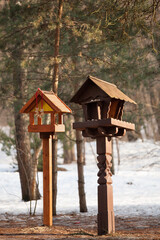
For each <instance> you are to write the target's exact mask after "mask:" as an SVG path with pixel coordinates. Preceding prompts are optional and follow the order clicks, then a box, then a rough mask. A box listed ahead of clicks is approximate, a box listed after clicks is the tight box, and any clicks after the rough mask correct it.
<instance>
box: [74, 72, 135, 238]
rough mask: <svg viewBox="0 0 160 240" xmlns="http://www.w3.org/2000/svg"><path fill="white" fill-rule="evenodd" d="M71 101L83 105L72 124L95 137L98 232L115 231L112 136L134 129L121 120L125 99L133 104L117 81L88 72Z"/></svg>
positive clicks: (83, 132)
mask: <svg viewBox="0 0 160 240" xmlns="http://www.w3.org/2000/svg"><path fill="white" fill-rule="evenodd" d="M71 102H74V103H78V104H80V105H82V108H83V115H84V121H83V122H75V123H74V124H73V128H74V129H76V130H79V131H82V134H83V136H84V137H91V138H95V139H96V142H97V154H98V157H97V160H98V168H99V172H98V177H99V179H98V184H99V186H98V234H99V235H102V234H106V233H114V232H115V218H114V211H113V190H112V179H111V176H112V173H111V171H110V169H111V166H112V164H111V160H112V146H111V138H112V137H118V136H123V135H124V134H125V133H126V130H128V131H133V130H135V125H134V124H133V123H128V122H125V121H122V115H123V107H124V103H125V102H130V103H134V104H136V103H135V102H134V101H133V100H132V99H130V98H129V97H128V96H126V95H125V94H124V93H123V92H121V91H120V90H119V89H118V88H117V86H116V85H114V84H111V83H108V82H105V81H102V80H100V79H98V78H95V77H92V76H88V78H87V80H86V81H85V82H84V83H83V85H82V86H81V87H80V89H79V90H78V91H77V93H76V94H75V95H74V96H73V97H72V99H71Z"/></svg>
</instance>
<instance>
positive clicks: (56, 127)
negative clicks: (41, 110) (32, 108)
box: [28, 124, 65, 132]
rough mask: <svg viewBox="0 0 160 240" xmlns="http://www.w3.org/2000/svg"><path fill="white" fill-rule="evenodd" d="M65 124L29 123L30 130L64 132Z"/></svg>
mask: <svg viewBox="0 0 160 240" xmlns="http://www.w3.org/2000/svg"><path fill="white" fill-rule="evenodd" d="M64 131H65V125H64V124H58V125H29V126H28V132H64Z"/></svg>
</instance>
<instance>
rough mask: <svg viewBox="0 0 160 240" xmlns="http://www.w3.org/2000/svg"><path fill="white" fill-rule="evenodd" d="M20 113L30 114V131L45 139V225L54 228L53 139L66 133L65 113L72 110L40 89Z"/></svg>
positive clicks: (52, 95)
mask: <svg viewBox="0 0 160 240" xmlns="http://www.w3.org/2000/svg"><path fill="white" fill-rule="evenodd" d="M20 113H28V114H29V122H30V123H29V126H28V131H29V132H39V133H40V137H41V138H42V139H43V223H44V225H47V226H52V138H53V135H54V134H55V133H56V132H64V131H65V126H64V124H63V119H62V118H63V113H71V109H70V108H69V107H68V106H67V105H66V104H65V103H64V102H63V101H62V100H61V99H60V98H59V97H58V96H57V95H55V94H54V92H52V91H42V90H41V89H40V88H38V91H37V92H36V93H35V94H34V95H33V97H31V99H30V100H29V101H28V102H27V103H26V104H25V105H24V106H23V107H22V109H21V110H20ZM48 114H49V116H48Z"/></svg>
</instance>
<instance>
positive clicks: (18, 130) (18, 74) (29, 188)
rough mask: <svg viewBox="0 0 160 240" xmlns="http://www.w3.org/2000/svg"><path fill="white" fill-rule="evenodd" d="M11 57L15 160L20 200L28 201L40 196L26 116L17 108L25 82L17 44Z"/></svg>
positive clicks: (23, 92)
mask: <svg viewBox="0 0 160 240" xmlns="http://www.w3.org/2000/svg"><path fill="white" fill-rule="evenodd" d="M19 47H20V46H19ZM12 58H13V60H14V70H13V87H14V97H15V101H14V103H13V107H14V122H15V139H16V151H17V161H18V167H19V175H20V182H21V189H22V200H24V201H29V200H35V199H39V198H40V193H39V190H38V186H37V183H36V175H37V164H38V162H37V161H34V159H32V156H31V152H30V141H29V134H28V131H27V122H26V116H25V115H22V114H20V113H19V110H20V109H21V107H22V106H23V104H24V98H25V93H26V91H27V88H26V87H27V84H26V76H25V69H22V67H21V58H22V50H19V49H18V46H17V49H16V50H15V51H14V52H12Z"/></svg>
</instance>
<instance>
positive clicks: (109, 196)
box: [96, 137, 115, 235]
mask: <svg viewBox="0 0 160 240" xmlns="http://www.w3.org/2000/svg"><path fill="white" fill-rule="evenodd" d="M96 141H97V154H98V157H97V159H98V168H99V172H98V177H99V179H98V184H99V186H98V235H102V234H106V233H109V234H110V233H114V232H115V222H114V212H113V189H112V179H111V176H112V173H111V171H110V168H111V166H112V164H111V159H112V146H111V141H108V138H107V137H98V138H97V139H96Z"/></svg>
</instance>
